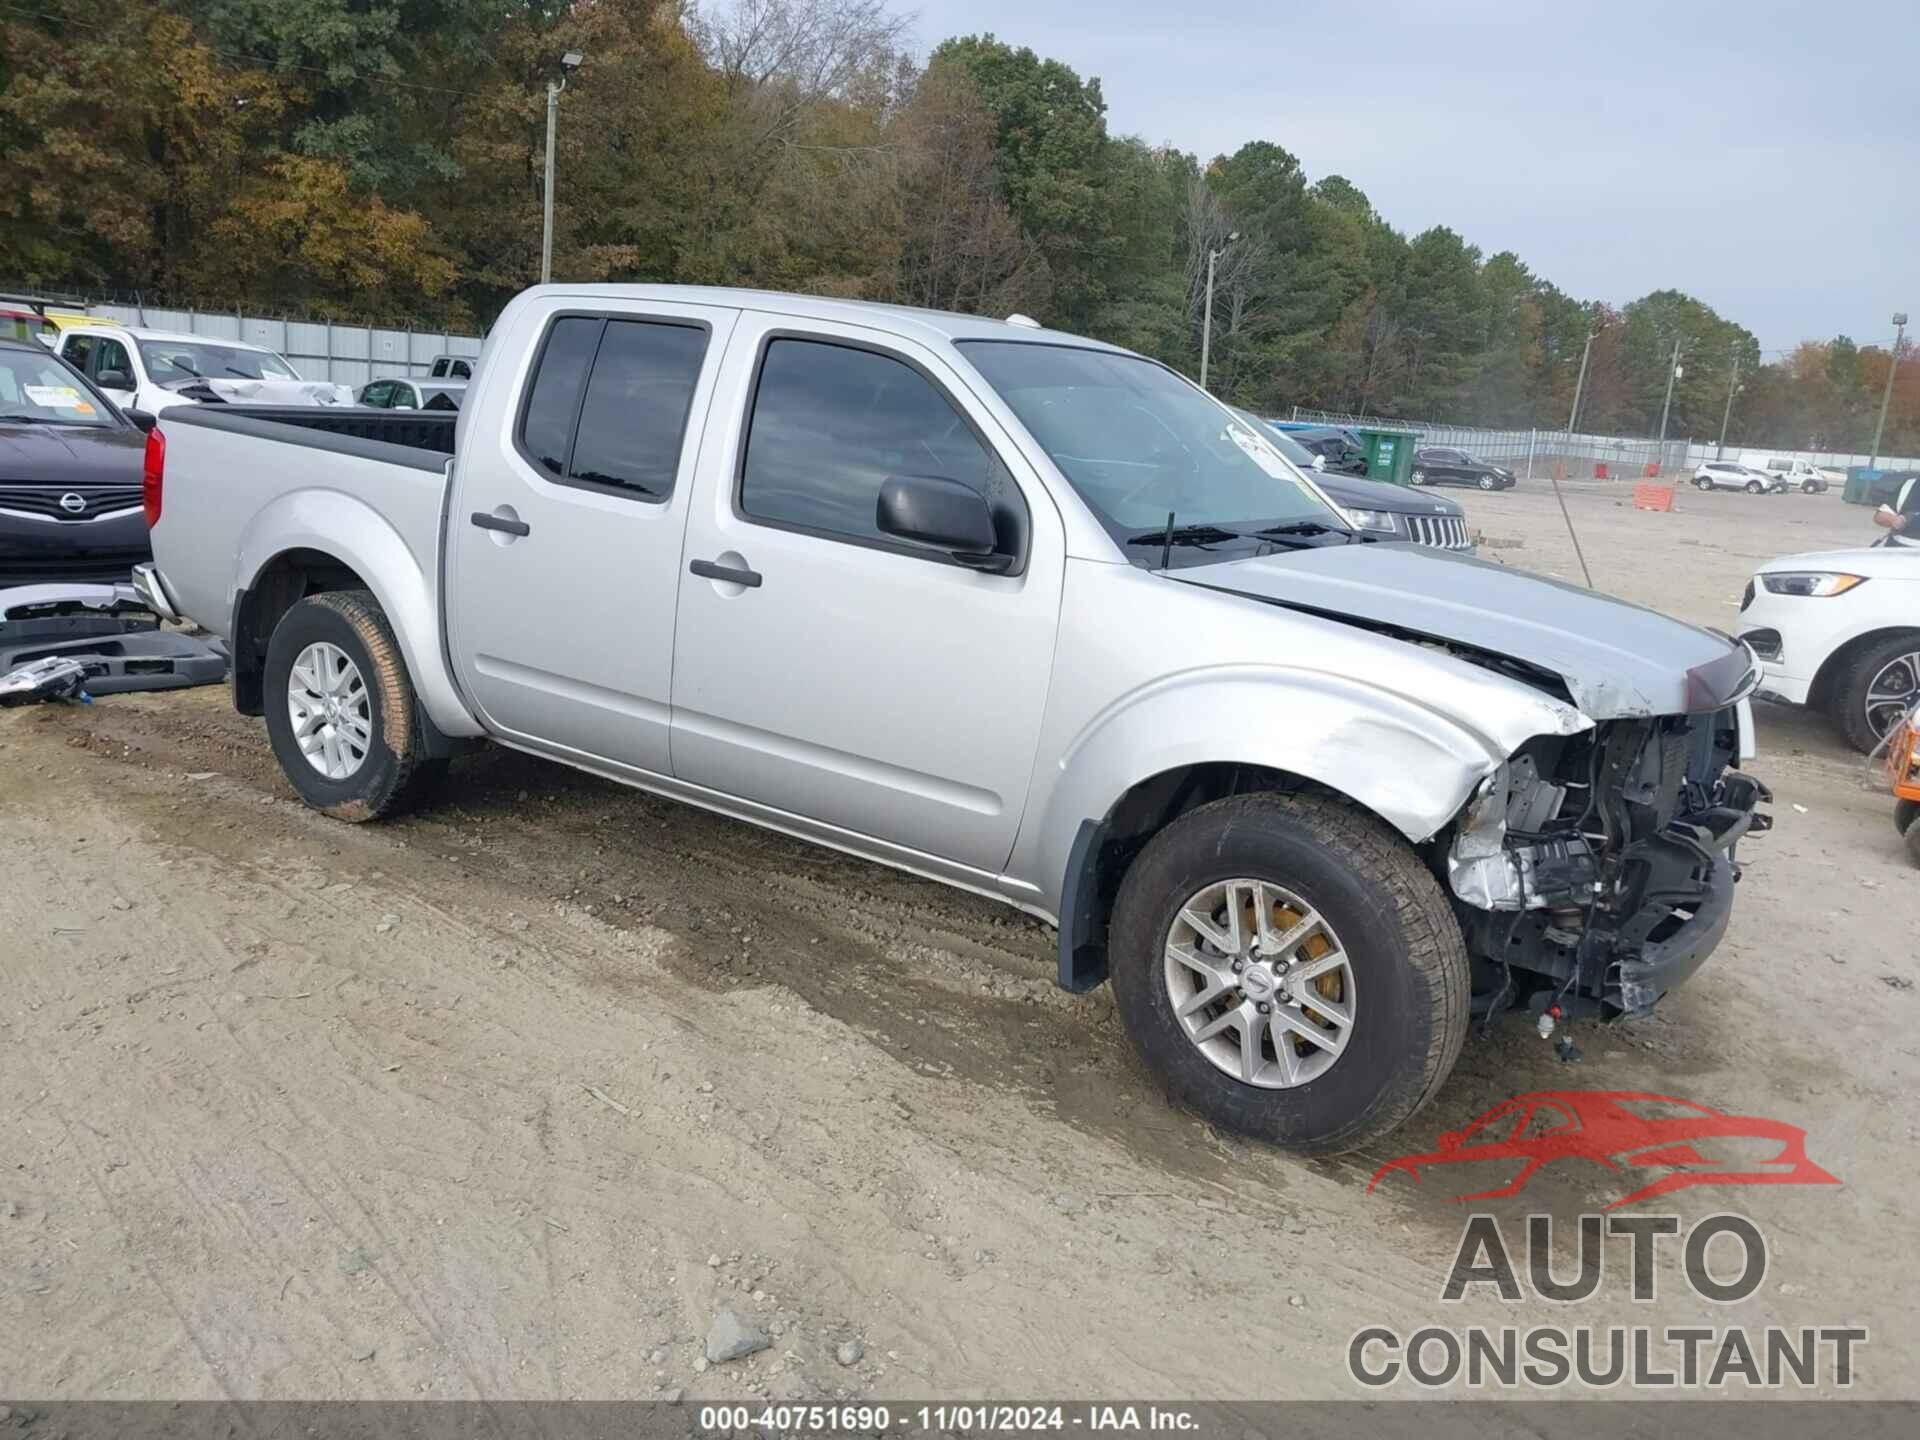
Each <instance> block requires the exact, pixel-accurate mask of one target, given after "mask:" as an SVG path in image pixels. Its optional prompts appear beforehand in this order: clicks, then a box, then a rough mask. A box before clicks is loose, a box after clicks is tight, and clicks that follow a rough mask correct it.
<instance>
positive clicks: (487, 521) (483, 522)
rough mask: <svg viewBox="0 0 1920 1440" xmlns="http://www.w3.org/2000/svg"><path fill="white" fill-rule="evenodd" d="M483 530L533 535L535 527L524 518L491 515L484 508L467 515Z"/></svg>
mask: <svg viewBox="0 0 1920 1440" xmlns="http://www.w3.org/2000/svg"><path fill="white" fill-rule="evenodd" d="M467 518H468V519H470V520H472V521H473V523H474V524H476V525H478V526H479V527H480V528H481V529H482V530H499V531H501V532H503V533H504V534H507V535H531V534H532V533H533V527H532V526H531V525H529V524H527V522H526V521H524V520H509V519H507V518H506V517H505V516H504V515H489V514H488V513H487V512H486V511H484V510H476V511H474V512H473V514H472V515H470V516H468V517H467Z"/></svg>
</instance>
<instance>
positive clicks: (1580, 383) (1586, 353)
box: [1527, 325, 1600, 590]
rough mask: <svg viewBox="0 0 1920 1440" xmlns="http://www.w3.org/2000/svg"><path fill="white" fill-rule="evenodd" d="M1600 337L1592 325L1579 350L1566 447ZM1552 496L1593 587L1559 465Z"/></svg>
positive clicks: (1570, 442)
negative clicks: (1585, 340)
mask: <svg viewBox="0 0 1920 1440" xmlns="http://www.w3.org/2000/svg"><path fill="white" fill-rule="evenodd" d="M1599 338H1600V327H1599V326H1598V325H1596V326H1594V327H1593V329H1591V330H1589V331H1588V332H1587V343H1586V346H1585V348H1583V349H1582V350H1581V351H1580V378H1579V379H1577V380H1575V381H1574V382H1573V410H1572V412H1571V413H1570V414H1569V415H1568V416H1567V448H1568V450H1569V451H1570V450H1572V448H1573V422H1574V421H1575V420H1577V419H1579V418H1580V395H1581V392H1582V391H1584V390H1585V389H1586V388H1587V361H1589V360H1590V359H1592V358H1593V342H1594V341H1595V340H1597V339H1599ZM1527 469H1528V471H1529V472H1531V471H1532V469H1533V458H1532V453H1531V442H1529V453H1528V458H1527ZM1552 478H1553V498H1554V499H1555V500H1557V501H1559V502H1560V518H1561V519H1562V520H1564V521H1566V522H1567V537H1568V538H1569V539H1570V540H1572V541H1573V554H1574V558H1575V559H1576V560H1578V561H1579V562H1580V578H1581V579H1583V580H1585V581H1586V582H1587V588H1588V589H1589V590H1591V589H1592V588H1593V572H1592V571H1591V570H1589V569H1588V568H1587V552H1586V551H1584V550H1582V549H1581V548H1580V532H1579V531H1578V530H1575V529H1574V528H1573V516H1572V515H1571V514H1569V513H1568V511H1567V497H1566V496H1565V495H1564V494H1562V493H1561V491H1560V466H1559V464H1558V463H1556V464H1555V465H1554V468H1553V476H1552Z"/></svg>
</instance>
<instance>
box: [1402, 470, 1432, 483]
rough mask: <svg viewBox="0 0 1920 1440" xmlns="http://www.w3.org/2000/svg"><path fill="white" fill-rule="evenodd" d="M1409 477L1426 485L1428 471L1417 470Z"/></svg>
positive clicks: (1414, 481)
mask: <svg viewBox="0 0 1920 1440" xmlns="http://www.w3.org/2000/svg"><path fill="white" fill-rule="evenodd" d="M1407 478H1408V479H1409V480H1411V481H1413V483H1414V484H1416V485H1424V484H1426V483H1427V472H1426V471H1424V470H1416V471H1414V472H1413V474H1411V475H1409V476H1408V477H1407Z"/></svg>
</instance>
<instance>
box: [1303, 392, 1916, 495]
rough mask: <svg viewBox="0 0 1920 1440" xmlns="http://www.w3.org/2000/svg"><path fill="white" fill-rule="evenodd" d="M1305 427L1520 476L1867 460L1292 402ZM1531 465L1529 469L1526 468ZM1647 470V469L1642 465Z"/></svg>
mask: <svg viewBox="0 0 1920 1440" xmlns="http://www.w3.org/2000/svg"><path fill="white" fill-rule="evenodd" d="M1288 418H1289V419H1292V420H1298V421H1300V422H1302V423H1304V424H1315V425H1344V426H1349V427H1351V426H1356V425H1372V426H1378V427H1382V428H1385V429H1391V430H1410V431H1414V432H1416V433H1417V434H1418V435H1419V436H1420V443H1421V444H1422V445H1440V446H1445V447H1447V448H1448V449H1452V450H1464V451H1466V452H1467V453H1468V454H1469V455H1471V456H1473V457H1474V458H1475V459H1477V460H1488V461H1491V462H1493V463H1494V464H1496V465H1504V466H1506V467H1507V468H1508V469H1510V470H1513V471H1514V472H1515V473H1517V474H1521V475H1528V474H1534V475H1540V476H1545V475H1547V474H1549V473H1552V469H1553V467H1554V466H1555V465H1559V466H1562V467H1564V468H1563V469H1562V470H1561V471H1560V474H1561V475H1562V477H1563V478H1568V479H1578V478H1580V477H1582V476H1585V477H1588V478H1592V477H1593V476H1594V475H1595V469H1594V467H1595V466H1599V465H1604V466H1606V467H1607V478H1609V479H1613V480H1622V479H1639V478H1643V477H1645V476H1648V475H1665V476H1669V477H1671V476H1675V475H1687V474H1691V473H1692V472H1693V471H1694V470H1696V469H1698V468H1699V467H1700V466H1701V465H1703V464H1705V463H1706V462H1707V461H1709V460H1716V459H1725V460H1738V459H1740V457H1741V456H1742V455H1749V454H1762V455H1774V456H1779V457H1782V458H1785V459H1797V460H1805V461H1807V462H1808V463H1810V464H1813V465H1817V466H1819V467H1820V468H1821V469H1824V470H1831V471H1833V472H1834V474H1835V476H1836V477H1843V476H1844V475H1845V473H1846V471H1847V469H1848V467H1849V466H1854V465H1865V464H1866V463H1867V456H1866V455H1865V453H1849V452H1846V451H1836V450H1782V449H1779V448H1777V447H1771V446H1758V445H1741V444H1736V443H1735V442H1734V441H1732V440H1729V441H1728V442H1727V446H1726V452H1725V454H1724V455H1723V454H1721V453H1720V447H1719V446H1717V445H1715V444H1713V443H1711V442H1701V441H1697V440H1667V441H1665V442H1662V441H1659V440H1645V439H1633V438H1630V437H1627V436H1621V435H1587V434H1569V433H1568V432H1567V431H1565V430H1492V429H1488V428H1486V427H1484V426H1478V425H1455V424H1451V423H1449V422H1446V421H1433V420H1390V419H1388V418H1386V417H1385V416H1382V415H1349V414H1344V413H1342V412H1339V411H1334V410H1312V409H1308V408H1306V407H1304V406H1300V405H1296V406H1294V407H1293V412H1292V414H1291V415H1290V416H1289V417H1288ZM1529 463H1531V466H1532V469H1531V471H1530V470H1529V469H1528V468H1527V467H1528V465H1529ZM1878 465H1879V468H1880V469H1882V470H1917V469H1920V458H1912V457H1901V456H1896V455H1882V456H1881V457H1880V458H1879V461H1878ZM1649 466H1652V467H1654V468H1653V469H1651V470H1649V469H1648V467H1649Z"/></svg>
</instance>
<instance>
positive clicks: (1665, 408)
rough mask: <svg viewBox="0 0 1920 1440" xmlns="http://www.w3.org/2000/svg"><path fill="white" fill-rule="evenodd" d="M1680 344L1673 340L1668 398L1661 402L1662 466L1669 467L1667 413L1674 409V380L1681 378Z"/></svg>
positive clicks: (1668, 376) (1668, 369)
mask: <svg viewBox="0 0 1920 1440" xmlns="http://www.w3.org/2000/svg"><path fill="white" fill-rule="evenodd" d="M1680 345H1681V342H1680V341H1678V340H1675V341H1674V342H1673V358H1672V359H1671V360H1669V361H1668V362H1667V398H1666V399H1665V400H1664V401H1662V402H1661V404H1660V468H1661V469H1663V470H1664V469H1666V467H1667V414H1668V412H1669V411H1671V410H1672V409H1673V382H1674V381H1676V380H1678V379H1679V378H1680Z"/></svg>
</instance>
